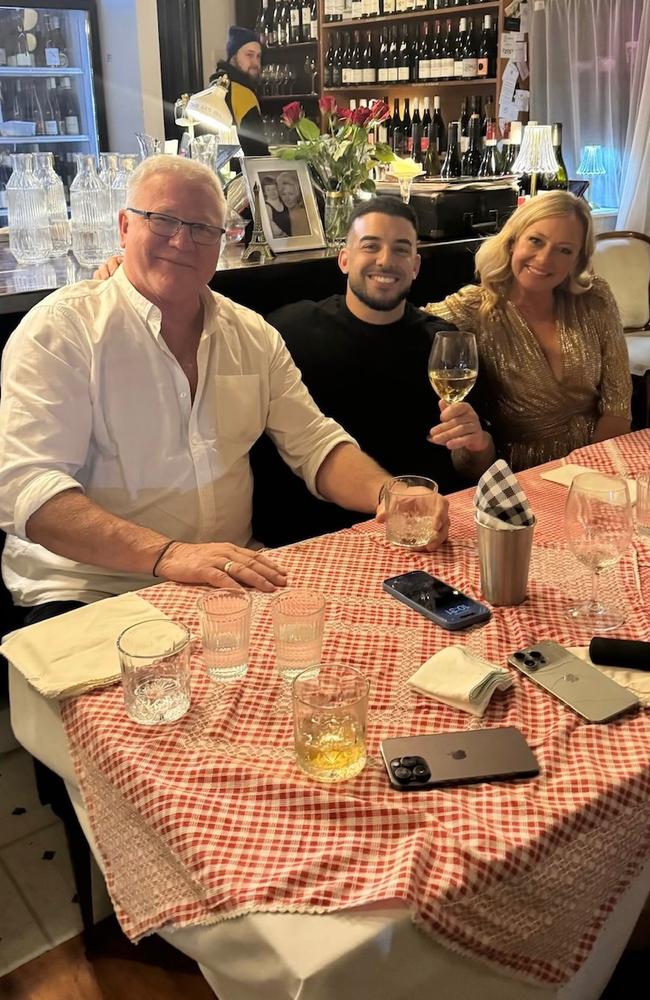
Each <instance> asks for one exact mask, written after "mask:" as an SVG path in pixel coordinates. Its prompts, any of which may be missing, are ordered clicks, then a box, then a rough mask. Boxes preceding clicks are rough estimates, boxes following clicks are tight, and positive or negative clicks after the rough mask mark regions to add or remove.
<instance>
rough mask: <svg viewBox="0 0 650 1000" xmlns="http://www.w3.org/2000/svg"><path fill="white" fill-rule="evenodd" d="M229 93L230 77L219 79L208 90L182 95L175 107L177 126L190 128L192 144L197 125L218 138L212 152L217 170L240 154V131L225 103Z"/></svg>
mask: <svg viewBox="0 0 650 1000" xmlns="http://www.w3.org/2000/svg"><path fill="white" fill-rule="evenodd" d="M227 92H228V81H227V77H225V76H224V77H220V78H218V79H217V80H216V81H215V82H214V83H212V84H210V86H209V87H207V88H206V89H205V90H200V91H198V93H196V94H191V95H190V96H188V95H187V94H182V95H181V97H180V98H179V99H178V101H177V102H176V104H175V106H174V118H175V121H176V124H177V125H181V126H186V127H187V130H188V132H189V136H190V144H191V143H192V142H193V141H194V130H195V127H196V126H197V125H199V126H200V127H201V128H202V129H203V130H205V131H207V132H209V133H210V134H211V135H213V136H214V137H215V141H214V143H213V150H214V162H215V167H216V169H217V170H220V169H221V168H222V167H223V166H225V164H226V163H228V161H229V160H231V159H232V158H233V157H234V156H237V155H239V154H240V153H241V147H240V144H239V137H238V135H237V129H236V127H235V124H234V122H233V118H232V115H231V113H230V108H229V107H228V105H227V104H226V94H227Z"/></svg>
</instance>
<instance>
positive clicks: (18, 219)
mask: <svg viewBox="0 0 650 1000" xmlns="http://www.w3.org/2000/svg"><path fill="white" fill-rule="evenodd" d="M11 162H12V166H13V172H12V174H11V177H10V178H9V180H8V181H7V213H8V222H9V249H10V250H11V252H12V254H13V255H14V257H15V258H16V260H17V261H18V263H19V264H43V263H45V261H47V260H49V258H50V257H51V256H52V237H51V235H50V221H49V217H48V208H47V194H46V192H45V189H44V188H43V185H42V184H41V182H40V180H39V179H38V177H36V175H35V174H34V170H33V158H32V154H31V153H14V154H12V157H11Z"/></svg>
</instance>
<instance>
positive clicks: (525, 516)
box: [474, 458, 535, 528]
mask: <svg viewBox="0 0 650 1000" xmlns="http://www.w3.org/2000/svg"><path fill="white" fill-rule="evenodd" d="M474 506H475V507H476V509H477V510H478V511H479V512H480V513H479V520H480V522H481V523H482V524H488V525H489V524H490V523H491V522H492V521H502V522H505V524H506V525H509V526H510V527H513V528H520V527H527V526H529V525H531V524H534V523H535V515H534V514H533V512H532V510H531V509H530V504H529V503H528V498H527V496H526V494H525V493H524V491H523V490H522V488H521V486H520V485H519V482H518V481H517V477H516V476H515V474H514V472H513V471H512V469H511V468H510V466H509V465H508V463H507V462H504V460H503V459H502V458H498V459H497V460H496V462H493V464H492V465H491V466H490V468H489V469H487V470H486V471H485V472H484V473H483V475H482V476H481V478H480V479H479V481H478V486H477V487H476V493H475V494H474Z"/></svg>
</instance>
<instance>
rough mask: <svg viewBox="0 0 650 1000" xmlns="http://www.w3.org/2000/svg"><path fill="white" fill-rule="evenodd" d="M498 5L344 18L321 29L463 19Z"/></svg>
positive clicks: (496, 3) (496, 7)
mask: <svg viewBox="0 0 650 1000" xmlns="http://www.w3.org/2000/svg"><path fill="white" fill-rule="evenodd" d="M498 9H499V3H498V0H496V2H495V3H470V4H467V5H466V6H464V7H442V8H441V9H440V10H409V11H405V12H404V13H403V14H382V15H381V16H380V17H374V16H373V17H353V18H346V20H345V21H323V24H322V27H323V28H325V30H333V31H339V30H340V29H341V28H360V29H362V28H371V27H372V26H373V25H374V24H395V23H396V22H401V21H423V20H424V21H426V20H429V21H431V20H436V19H437V18H442V19H443V20H444V19H447V18H450V17H465V14H471V13H472V11H474V12H476V11H480V10H483V11H485V12H486V13H488V12H489V11H491V10H498Z"/></svg>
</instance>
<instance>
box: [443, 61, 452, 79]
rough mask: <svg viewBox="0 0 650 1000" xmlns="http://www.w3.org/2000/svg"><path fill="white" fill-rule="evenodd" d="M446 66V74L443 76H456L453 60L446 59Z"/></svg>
mask: <svg viewBox="0 0 650 1000" xmlns="http://www.w3.org/2000/svg"><path fill="white" fill-rule="evenodd" d="M444 64H445V72H444V74H443V75H444V76H453V75H454V60H453V59H445V60H444Z"/></svg>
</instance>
